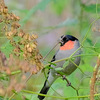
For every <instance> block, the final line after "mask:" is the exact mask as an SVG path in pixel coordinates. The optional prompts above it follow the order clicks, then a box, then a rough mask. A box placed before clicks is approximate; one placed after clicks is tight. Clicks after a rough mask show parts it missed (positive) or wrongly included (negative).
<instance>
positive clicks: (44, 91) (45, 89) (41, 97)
mask: <svg viewBox="0 0 100 100" xmlns="http://www.w3.org/2000/svg"><path fill="white" fill-rule="evenodd" d="M46 83H47V80H46V81H45V83H44V86H43V88H42V89H41V91H40V93H41V94H47V92H48V90H49V88H50V87H47V86H46ZM38 98H39V100H43V99H44V98H45V96H41V95H38Z"/></svg>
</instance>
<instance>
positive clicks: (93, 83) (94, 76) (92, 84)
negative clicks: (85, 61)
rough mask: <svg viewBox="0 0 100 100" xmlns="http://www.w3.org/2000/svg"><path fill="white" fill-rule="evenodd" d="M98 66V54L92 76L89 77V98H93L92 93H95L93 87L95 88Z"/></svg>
mask: <svg viewBox="0 0 100 100" xmlns="http://www.w3.org/2000/svg"><path fill="white" fill-rule="evenodd" d="M99 67H100V55H99V56H98V59H97V64H96V66H95V68H94V72H93V76H92V78H91V83H90V100H94V94H95V91H94V88H95V82H96V76H97V73H98V70H99Z"/></svg>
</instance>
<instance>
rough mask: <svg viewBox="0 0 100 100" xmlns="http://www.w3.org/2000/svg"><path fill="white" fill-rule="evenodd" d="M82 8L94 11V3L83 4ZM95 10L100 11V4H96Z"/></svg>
mask: <svg viewBox="0 0 100 100" xmlns="http://www.w3.org/2000/svg"><path fill="white" fill-rule="evenodd" d="M83 8H84V10H85V11H86V12H90V13H96V4H91V5H87V6H86V5H83ZM97 11H98V12H100V4H98V5H97Z"/></svg>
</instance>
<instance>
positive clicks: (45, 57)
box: [42, 42, 59, 61]
mask: <svg viewBox="0 0 100 100" xmlns="http://www.w3.org/2000/svg"><path fill="white" fill-rule="evenodd" d="M58 44H59V42H57V43H56V44H55V45H54V47H53V48H52V49H51V50H50V51H49V52H48V53H47V54H46V56H45V57H44V58H43V59H42V61H44V60H45V58H46V57H47V56H48V55H49V54H50V52H51V51H52V50H53V49H54V48H55V47H56V46H57V45H58Z"/></svg>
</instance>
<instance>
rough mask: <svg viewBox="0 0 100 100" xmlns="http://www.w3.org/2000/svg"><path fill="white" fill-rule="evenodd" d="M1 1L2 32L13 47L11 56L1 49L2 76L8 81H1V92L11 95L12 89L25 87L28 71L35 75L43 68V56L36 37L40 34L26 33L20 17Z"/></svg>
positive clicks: (0, 67)
mask: <svg viewBox="0 0 100 100" xmlns="http://www.w3.org/2000/svg"><path fill="white" fill-rule="evenodd" d="M0 2H1V3H0V25H1V26H2V29H1V32H2V33H3V34H5V37H6V38H7V39H8V41H9V43H10V44H11V46H12V48H13V49H12V52H11V54H9V58H6V56H5V55H4V54H3V53H2V52H1V51H0V77H1V81H2V80H6V81H7V82H6V84H3V83H2V82H0V94H2V95H5V94H6V95H9V94H10V95H11V94H12V92H11V91H12V90H13V91H17V92H18V91H20V90H21V89H22V88H24V87H25V83H26V82H27V80H28V79H27V76H26V75H25V73H26V72H29V73H31V75H33V74H36V73H38V72H39V71H40V70H41V69H42V68H43V65H42V63H41V59H42V56H41V54H40V53H39V50H38V48H37V41H36V39H37V38H38V36H37V35H36V34H28V33H25V32H24V31H23V30H22V29H21V28H20V27H21V25H20V24H19V20H20V18H19V17H18V16H16V15H15V14H13V13H10V12H9V11H8V7H7V6H5V4H4V2H3V0H1V1H0ZM18 70H19V71H18ZM14 71H15V72H14ZM17 71H18V73H21V74H20V76H18V75H17ZM5 85H6V87H5Z"/></svg>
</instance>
